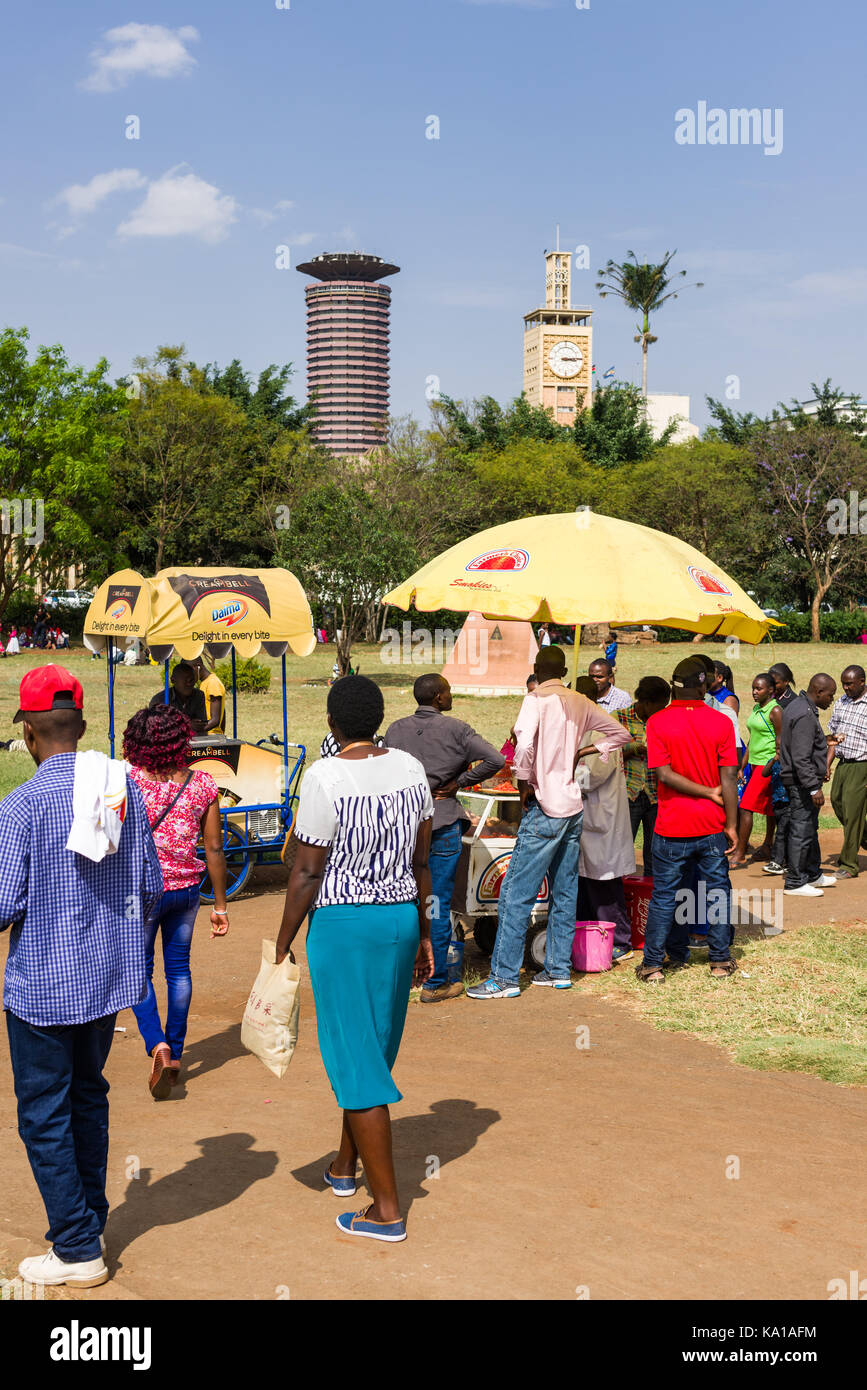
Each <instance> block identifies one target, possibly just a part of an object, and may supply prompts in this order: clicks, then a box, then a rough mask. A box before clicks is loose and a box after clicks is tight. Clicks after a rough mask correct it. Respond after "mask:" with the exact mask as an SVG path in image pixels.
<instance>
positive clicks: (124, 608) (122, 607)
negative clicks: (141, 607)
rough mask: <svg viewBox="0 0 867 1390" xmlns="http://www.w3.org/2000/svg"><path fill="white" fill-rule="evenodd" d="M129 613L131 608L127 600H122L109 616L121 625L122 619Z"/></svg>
mask: <svg viewBox="0 0 867 1390" xmlns="http://www.w3.org/2000/svg"><path fill="white" fill-rule="evenodd" d="M129 612H130V606H129V604H128V603H127V601H126V599H125V598H122V599H121V600H120V603H116V604H115V605H114V608H112V610H111V612H110V613H109V615H108V616H109V617H110V618H112V619H113V620H114V622H116V623H119V622H120V620H121V618H125V617H126V615H127V614H128V613H129Z"/></svg>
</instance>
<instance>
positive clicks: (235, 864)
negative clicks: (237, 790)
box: [199, 825, 250, 903]
mask: <svg viewBox="0 0 867 1390" xmlns="http://www.w3.org/2000/svg"><path fill="white" fill-rule="evenodd" d="M243 844H244V837H243V835H239V834H238V831H237V830H235V828H234V827H233V826H231V825H228V826H226V838H225V839H224V841H223V853H224V854H225V856H226V897H227V898H234V896H235V894H236V893H240V891H241V889H242V888H243V887H244V884H245V883H246V882H247V878H248V875H249V873H250V853H249V850H247V849H244V848H241V849H237V848H235V846H237V845H240V846H243ZM199 901H200V902H203V903H212V902H213V901H214V890H213V888H212V887H211V876H210V874H208V873H206V874H205V876H204V878H203V879H202V882H201V884H200V886H199Z"/></svg>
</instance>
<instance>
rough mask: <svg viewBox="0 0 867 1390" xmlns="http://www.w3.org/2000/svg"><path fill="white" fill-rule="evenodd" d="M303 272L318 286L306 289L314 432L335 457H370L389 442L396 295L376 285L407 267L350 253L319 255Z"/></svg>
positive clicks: (308, 364)
mask: <svg viewBox="0 0 867 1390" xmlns="http://www.w3.org/2000/svg"><path fill="white" fill-rule="evenodd" d="M297 269H298V270H299V271H300V272H301V274H302V275H312V276H314V277H315V278H316V279H317V280H318V281H319V283H318V284H316V285H308V286H307V288H306V290H305V291H304V295H305V298H306V300H307V389H308V392H309V394H310V395H311V396H312V395H313V393H314V392H315V393H316V418H315V422H314V433H315V435H316V438H317V440H318V441H319V443H320V444H324V445H325V447H326V448H328V449H330V450H331V452H332V453H334V454H365V453H367V452H368V450H369V449H371V448H373V446H374V445H376V444H379V443H381V442H382V438H383V431H384V428H385V424H386V420H387V417H388V355H389V306H390V304H391V290H390V289H389V287H388V286H387V285H379V284H377V283H376V282H377V281H378V280H382V279H384V278H385V276H386V275H396V274H397V273H398V271H399V269H400V267H399V266H396V265H389V264H388V262H387V261H384V260H382V258H381V257H380V256H366V255H363V254H362V253H361V252H360V251H351V252H348V253H347V252H328V253H326V254H324V255H321V256H314V257H313V260H311V261H305V263H304V264H303V265H299V266H298V267H297Z"/></svg>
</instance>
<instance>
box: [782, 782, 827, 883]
mask: <svg viewBox="0 0 867 1390" xmlns="http://www.w3.org/2000/svg"><path fill="white" fill-rule="evenodd" d="M788 792H789V843H788V847H787V849H786V865H787V868H786V887H787V888H803V886H804V884H805V883H812V882H813V880H814V879H817V878H818V877H819V875H820V874H821V872H822V853H821V850H820V849H819V808H818V806H817V805H816V804H815V802H814V801H813V798H812V797H811V796H810V793H809V792H808V791H807V790H806V788H805V787H801V786H798V785H795V786H794V787H789V788H788Z"/></svg>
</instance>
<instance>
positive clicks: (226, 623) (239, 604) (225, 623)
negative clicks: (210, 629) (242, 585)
mask: <svg viewBox="0 0 867 1390" xmlns="http://www.w3.org/2000/svg"><path fill="white" fill-rule="evenodd" d="M247 606H248V605H247V600H246V599H243V598H230V599H227V600H226V602H225V603H221V604H220V607H219V608H215V609H214V611H213V612H212V614H211V622H212V623H219V624H220V626H221V627H235V625H236V624H237V623H240V622H241V621H242V620H243V619H244V618H246V616H247Z"/></svg>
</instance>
